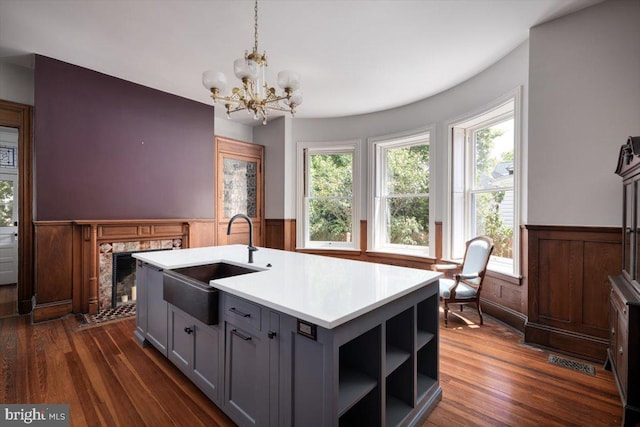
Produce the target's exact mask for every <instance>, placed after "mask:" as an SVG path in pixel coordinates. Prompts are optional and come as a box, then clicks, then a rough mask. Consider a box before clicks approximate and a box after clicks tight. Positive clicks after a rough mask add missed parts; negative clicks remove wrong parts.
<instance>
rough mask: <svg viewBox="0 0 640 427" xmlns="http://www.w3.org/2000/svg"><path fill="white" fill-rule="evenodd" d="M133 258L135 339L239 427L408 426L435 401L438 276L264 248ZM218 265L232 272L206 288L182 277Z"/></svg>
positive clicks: (185, 251)
mask: <svg viewBox="0 0 640 427" xmlns="http://www.w3.org/2000/svg"><path fill="white" fill-rule="evenodd" d="M133 256H134V257H135V258H137V260H138V263H137V279H136V282H137V288H138V302H137V304H138V307H137V329H136V331H135V337H136V339H137V340H138V341H139V342H140V343H141V344H143V345H144V344H146V343H150V344H152V345H153V346H154V347H156V348H157V349H158V350H159V351H161V352H162V353H163V354H164V355H165V356H166V357H168V358H169V359H170V360H171V361H172V362H173V363H174V364H175V365H176V366H177V367H178V368H180V369H181V370H182V371H183V372H184V373H185V375H187V376H188V377H189V378H190V379H191V380H192V381H193V382H194V383H195V384H196V385H197V386H198V387H199V388H200V389H201V390H202V391H203V392H204V393H205V394H206V395H207V396H208V397H209V398H210V399H211V400H212V401H213V402H214V403H215V404H216V405H217V406H219V407H220V408H221V409H222V410H223V411H224V412H225V413H227V414H228V415H229V416H230V417H231V418H232V419H233V420H234V421H235V422H236V423H238V424H239V425H242V426H244V425H271V426H315V425H317V426H337V425H371V426H375V425H386V426H392V425H415V424H418V422H419V420H420V419H421V418H422V417H423V416H424V415H425V414H427V413H428V412H429V411H430V410H431V409H432V408H433V407H434V406H435V404H437V402H438V401H439V400H440V398H441V394H442V391H441V389H440V385H439V381H438V278H439V277H440V273H435V272H432V271H427V270H417V269H410V268H404V267H394V266H388V265H382V264H374V263H365V262H358V261H350V260H344V259H338V258H330V257H321V256H315V255H308V254H301V253H296V252H285V251H279V250H274V249H267V248H260V249H259V251H257V252H255V253H254V263H253V264H248V263H247V258H248V256H247V247H246V246H242V245H232V246H219V247H209V248H196V249H183V250H179V251H161V252H148V253H137V254H134V255H133ZM218 264H224V266H225V269H226V270H229V269H230V270H233V271H234V272H232V273H229V274H230V275H229V276H227V277H223V276H224V275H221V276H220V277H221V278H218V276H216V277H214V279H213V280H211V281H210V282H209V283H208V284H207V285H208V286H206V289H203V287H198V286H196V287H195V288H194V289H195V290H194V289H192V288H193V286H192V285H191V284H190V282H191V279H188V278H183V277H182V276H181V275H182V274H183V273H184V272H187V271H189V272H191V271H192V270H193V269H190V267H194V266H206V265H209V266H217V265H218ZM194 268H196V269H197V267H194ZM194 271H195V270H194ZM210 271H213V270H210ZM184 274H187V273H184ZM183 279H184V280H183ZM201 280H202V279H201ZM180 286H184V288H181V287H180ZM183 289H184V292H183ZM194 292H196V293H194ZM200 292H201V293H200ZM190 295H191V296H190ZM200 295H202V297H200ZM203 307H204V308H205V310H204V311H205V312H203Z"/></svg>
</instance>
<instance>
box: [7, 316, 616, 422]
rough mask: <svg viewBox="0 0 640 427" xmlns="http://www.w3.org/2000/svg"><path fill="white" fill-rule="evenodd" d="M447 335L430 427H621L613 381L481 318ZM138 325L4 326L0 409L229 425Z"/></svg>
mask: <svg viewBox="0 0 640 427" xmlns="http://www.w3.org/2000/svg"><path fill="white" fill-rule="evenodd" d="M463 314H464V315H465V317H466V316H468V318H466V321H465V318H460V317H458V316H456V315H454V316H452V318H451V320H450V324H449V328H447V329H445V328H441V332H442V333H441V338H440V344H441V346H440V355H441V357H440V375H441V377H440V382H441V386H442V389H443V399H442V401H441V402H440V403H439V404H438V406H437V407H436V409H435V410H434V411H433V412H432V413H431V414H430V415H429V417H428V419H427V420H426V422H425V424H424V425H425V426H481V425H486V426H496V425H505V426H529V425H531V426H534V425H544V426H554V425H556V426H570V425H576V426H585V425H589V426H607V425H620V422H621V418H620V415H621V405H620V401H619V398H618V394H617V390H616V386H615V384H614V380H613V377H612V375H611V373H610V372H607V371H604V370H603V369H602V367H601V366H599V365H598V366H596V368H597V373H596V375H595V376H589V375H586V374H583V373H578V372H574V371H571V370H569V369H566V368H562V367H557V366H554V365H551V364H549V363H548V362H547V357H548V354H549V353H548V352H546V351H542V350H539V349H536V348H533V347H529V346H526V345H523V344H522V343H521V341H522V336H521V335H520V334H519V333H516V332H514V331H513V330H512V329H510V328H509V327H506V326H504V325H502V324H500V323H498V322H495V321H493V320H491V319H490V318H488V316H486V317H485V325H484V326H482V327H478V326H477V325H475V324H474V323H473V321H477V317H475V316H477V315H476V314H475V313H469V314H468V315H467V311H465V312H464V313H463ZM134 328H135V321H134V319H132V318H131V319H126V320H123V321H117V322H113V323H110V324H106V325H103V326H99V327H93V328H89V329H79V328H78V326H77V322H76V320H75V319H74V318H71V317H69V318H66V319H62V320H56V321H51V322H47V323H42V324H38V325H31V324H30V321H29V318H28V317H24V316H23V317H18V316H15V317H9V318H4V319H0V402H2V403H69V404H70V410H71V425H74V426H85V425H95V426H100V425H102V426H116V425H122V426H133V425H136V426H137V425H140V426H142V425H147V426H170V425H177V426H199V425H206V426H216V425H220V426H230V425H233V424H232V423H231V422H230V420H229V419H228V418H227V417H226V416H225V415H224V414H222V412H221V411H219V410H218V409H217V408H216V407H215V406H214V405H213V404H212V403H210V402H209V400H208V399H207V398H206V397H205V396H204V395H203V394H202V393H200V391H199V390H197V388H196V387H195V386H194V385H192V384H191V382H190V381H189V380H187V379H186V377H185V376H184V375H182V374H181V373H180V372H179V371H178V370H177V369H176V368H174V367H173V365H171V363H169V362H168V361H167V360H166V359H165V358H164V357H163V356H161V355H160V354H159V353H158V352H157V351H155V350H154V349H152V348H145V349H142V348H140V347H139V346H138V344H137V343H136V342H135V341H134V340H133V338H132V332H133V330H134Z"/></svg>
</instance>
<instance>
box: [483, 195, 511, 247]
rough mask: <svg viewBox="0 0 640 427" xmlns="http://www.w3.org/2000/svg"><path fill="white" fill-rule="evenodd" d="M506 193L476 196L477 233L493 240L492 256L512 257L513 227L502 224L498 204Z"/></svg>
mask: <svg viewBox="0 0 640 427" xmlns="http://www.w3.org/2000/svg"><path fill="white" fill-rule="evenodd" d="M505 194H506V191H495V192H491V193H484V194H480V195H478V197H477V199H476V215H477V219H478V227H477V231H478V233H479V234H484V235H487V236H489V237H491V238H492V239H493V245H494V247H493V256H497V257H501V258H512V257H513V227H509V226H508V225H506V224H504V221H502V218H501V216H500V204H501V203H502V201H503V200H504V196H505Z"/></svg>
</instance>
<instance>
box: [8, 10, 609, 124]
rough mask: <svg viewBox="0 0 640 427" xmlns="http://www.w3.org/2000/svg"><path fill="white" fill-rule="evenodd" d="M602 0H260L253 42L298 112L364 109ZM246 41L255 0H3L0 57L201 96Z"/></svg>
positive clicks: (415, 95)
mask: <svg viewBox="0 0 640 427" xmlns="http://www.w3.org/2000/svg"><path fill="white" fill-rule="evenodd" d="M599 1H601V0H423V1H419V0H413V1H405V0H351V1H345V0H342V1H340V0H260V2H259V49H260V51H262V50H266V52H267V55H268V58H269V69H270V74H271V75H272V76H271V78H268V80H269V82H270V84H271V85H276V81H275V75H276V74H277V72H278V71H280V70H283V69H293V70H295V71H297V72H298V73H299V74H300V75H301V78H302V90H303V93H304V103H303V104H302V105H301V106H300V107H299V109H298V115H297V117H336V116H347V115H353V114H362V113H368V112H373V111H380V110H384V109H388V108H393V107H397V106H400V105H405V104H407V103H410V102H413V101H417V100H420V99H423V98H426V97H429V96H432V95H434V94H436V93H439V92H441V91H443V90H446V89H448V88H450V87H452V86H455V85H457V84H458V83H460V82H462V81H464V80H466V79H468V78H469V77H471V76H473V75H475V74H477V73H478V72H480V71H482V70H483V69H485V68H487V67H488V66H489V65H491V64H493V63H494V62H496V61H497V60H498V59H500V58H501V57H503V56H504V55H506V54H507V53H509V52H510V51H511V50H512V49H514V48H515V47H516V46H518V45H519V44H521V43H522V42H524V41H525V40H526V39H527V38H528V35H529V28H531V27H532V26H535V25H537V24H539V23H542V22H545V21H548V20H549V19H552V18H555V17H558V16H562V15H564V14H567V13H570V12H573V11H576V10H579V9H582V8H584V7H587V6H590V5H592V4H595V3H598V2H599ZM252 46H253V0H128V1H127V0H40V1H37V0H0V57H10V56H15V55H22V54H25V53H37V54H41V55H45V56H49V57H52V58H56V59H60V60H62V61H66V62H70V63H72V64H76V65H80V66H83V67H86V68H90V69H93V70H96V71H100V72H102V73H105V74H109V75H112V76H116V77H120V78H123V79H126V80H130V81H133V82H136V83H139V84H142V85H145V86H149V87H152V88H156V89H159V90H162V91H165V92H169V93H172V94H176V95H180V96H183V97H185V98H190V99H193V100H196V101H200V102H203V103H211V99H210V97H209V94H208V92H207V90H206V89H204V87H203V86H202V84H201V75H202V72H203V71H205V70H208V69H214V70H219V71H223V72H224V73H225V74H226V75H227V78H228V80H229V83H230V85H231V84H234V85H235V81H236V79H235V77H234V76H233V72H232V65H233V60H234V59H236V58H238V57H240V56H241V55H242V54H243V53H244V51H245V50H247V49H249V50H250V49H251V48H252ZM217 110H219V111H220V112H222V110H223V108H219V109H217ZM236 114H242V113H236ZM242 116H245V115H244V114H242ZM234 117H235V116H234ZM245 117H246V116H245Z"/></svg>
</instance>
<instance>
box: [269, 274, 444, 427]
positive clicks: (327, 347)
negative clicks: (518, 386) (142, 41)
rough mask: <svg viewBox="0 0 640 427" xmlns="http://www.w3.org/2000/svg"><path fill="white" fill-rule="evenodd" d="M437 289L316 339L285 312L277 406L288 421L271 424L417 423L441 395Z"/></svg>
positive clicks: (425, 290) (416, 293) (411, 296)
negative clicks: (281, 375)
mask: <svg viewBox="0 0 640 427" xmlns="http://www.w3.org/2000/svg"><path fill="white" fill-rule="evenodd" d="M437 292H438V289H437V282H436V283H433V284H431V285H429V286H426V287H424V288H421V289H418V290H416V291H414V292H413V293H411V294H409V295H406V296H404V297H401V298H399V299H397V300H395V301H393V302H391V303H388V304H387V305H385V306H382V307H380V308H378V309H376V310H374V311H371V312H369V313H366V314H363V315H361V316H360V317H357V318H355V319H353V320H351V321H349V322H347V323H344V324H342V325H340V326H337V327H336V328H334V329H331V330H328V329H324V328H321V327H318V328H317V336H316V337H315V338H314V337H311V338H309V337H306V336H304V335H301V334H300V333H295V331H296V330H300V326H299V325H298V326H296V323H295V322H294V323H292V324H290V323H289V322H290V319H288V318H287V317H285V318H284V320H283V322H282V331H283V335H285V334H286V335H287V336H283V337H281V340H282V341H283V345H282V347H281V353H280V355H281V359H282V360H284V361H285V363H284V364H283V365H281V366H283V368H282V372H283V374H284V375H283V379H284V380H285V382H284V384H285V386H284V387H283V388H282V394H281V396H283V397H282V398H283V399H284V400H285V403H284V404H282V405H281V411H282V412H286V413H290V414H292V419H291V420H285V422H284V423H279V424H274V425H294V426H298V425H304V426H326V425H332V426H337V425H339V426H349V425H354V426H361V425H367V426H406V425H419V424H420V420H421V419H422V417H423V416H424V415H425V414H427V413H428V412H429V411H430V410H431V409H433V407H434V406H435V405H436V404H437V402H438V401H439V400H440V399H441V396H442V390H441V388H440V385H439V378H438V327H439V326H438V293H437ZM294 321H295V319H294ZM296 328H297V329H296ZM289 331H294V332H293V333H291V332H289ZM286 366H289V369H290V370H291V372H290V373H287V372H285V370H286V369H287V368H286ZM287 378H288V379H287ZM289 384H290V385H289ZM310 385H311V386H310ZM288 390H289V391H288ZM288 393H290V394H288ZM336 397H337V398H336ZM286 400H288V404H290V405H291V407H290V408H288V407H286V405H287V402H286Z"/></svg>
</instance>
